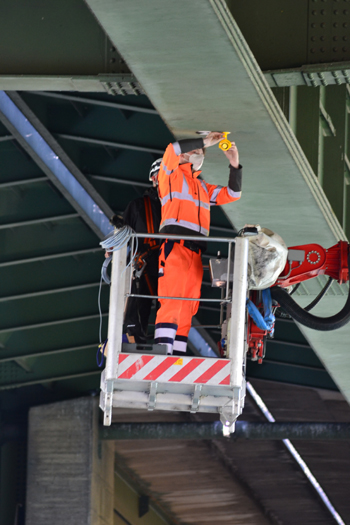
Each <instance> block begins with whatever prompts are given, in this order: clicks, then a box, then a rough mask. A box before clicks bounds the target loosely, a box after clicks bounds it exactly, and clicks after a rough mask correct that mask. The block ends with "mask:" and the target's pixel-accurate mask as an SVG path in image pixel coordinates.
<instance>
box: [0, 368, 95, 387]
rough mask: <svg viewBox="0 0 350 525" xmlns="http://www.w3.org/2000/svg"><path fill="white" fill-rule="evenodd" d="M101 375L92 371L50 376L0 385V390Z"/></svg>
mask: <svg viewBox="0 0 350 525" xmlns="http://www.w3.org/2000/svg"><path fill="white" fill-rule="evenodd" d="M97 374H99V375H100V374H101V370H93V371H92V372H81V373H78V374H70V375H58V376H55V375H51V376H48V377H42V378H40V379H33V380H32V381H21V382H18V383H9V384H8V385H0V390H11V389H13V388H22V387H26V386H32V385H38V384H43V383H51V382H52V381H69V380H70V379H78V378H81V377H90V376H96V375H97Z"/></svg>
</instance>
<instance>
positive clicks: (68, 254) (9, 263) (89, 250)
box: [0, 248, 101, 268]
mask: <svg viewBox="0 0 350 525" xmlns="http://www.w3.org/2000/svg"><path fill="white" fill-rule="evenodd" d="M100 251H101V248H87V249H86V250H75V251H73V252H62V253H53V254H51V255H41V256H39V257H30V258H29V259H17V260H15V261H6V262H2V263H0V268H4V267H5V266H16V265H17V264H29V263H35V262H43V261H50V260H51V259H60V258H61V257H77V256H79V255H87V254H89V253H96V252H100Z"/></svg>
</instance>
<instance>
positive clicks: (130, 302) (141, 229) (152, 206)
mask: <svg viewBox="0 0 350 525" xmlns="http://www.w3.org/2000/svg"><path fill="white" fill-rule="evenodd" d="M161 161H162V159H158V160H156V161H155V162H153V164H152V166H151V169H150V172H149V180H150V181H151V182H152V188H150V189H148V190H146V192H145V193H144V196H143V197H139V198H137V199H135V200H133V201H131V202H130V203H129V205H128V206H127V208H126V210H125V211H124V213H123V218H122V219H121V218H119V217H116V218H115V219H114V221H113V223H114V224H115V226H117V227H119V228H121V227H122V226H124V225H128V226H130V227H131V228H132V229H133V230H134V231H135V232H136V233H150V234H152V233H158V231H159V224H160V218H161V205H160V201H159V197H158V190H157V185H158V171H159V166H160V163H161ZM158 253H159V240H158V239H153V238H152V237H151V236H150V238H145V239H138V251H137V254H136V258H135V266H136V268H135V271H134V276H133V281H132V287H131V293H132V294H139V295H150V296H152V295H157V281H158ZM108 255H109V253H108V252H106V256H108ZM151 307H152V301H151V300H150V299H142V298H139V297H129V298H128V299H127V304H126V308H125V315H124V330H123V333H124V335H123V340H124V341H125V342H129V343H146V342H147V329H148V320H149V316H150V313H151Z"/></svg>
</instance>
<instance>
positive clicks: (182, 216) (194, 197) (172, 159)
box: [155, 139, 242, 354]
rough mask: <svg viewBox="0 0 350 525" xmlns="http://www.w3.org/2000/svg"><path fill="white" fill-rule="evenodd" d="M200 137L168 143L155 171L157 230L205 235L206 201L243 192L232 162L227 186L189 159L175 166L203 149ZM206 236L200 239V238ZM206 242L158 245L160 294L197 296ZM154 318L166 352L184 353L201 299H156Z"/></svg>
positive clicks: (158, 338)
mask: <svg viewBox="0 0 350 525" xmlns="http://www.w3.org/2000/svg"><path fill="white" fill-rule="evenodd" d="M203 145H204V143H203V139H193V140H192V139H190V140H181V141H178V142H175V143H174V144H169V146H168V147H167V149H166V151H165V154H164V156H163V160H162V164H161V167H160V170H159V174H158V183H159V197H160V200H161V204H162V218H161V224H160V228H159V232H160V233H170V234H171V233H172V234H177V235H181V234H182V235H203V237H205V236H208V235H209V229H210V206H213V205H221V204H226V203H229V202H233V201H236V200H238V199H239V198H240V197H241V180H242V167H241V166H239V168H238V169H236V168H233V167H232V166H230V178H229V183H228V186H227V187H223V186H219V185H216V184H207V183H206V182H204V181H203V180H201V179H198V176H199V175H200V174H201V171H195V172H192V164H190V163H187V164H181V165H179V155H180V154H181V153H187V152H188V151H192V150H195V149H199V148H203ZM203 241H204V238H203ZM203 246H204V247H205V242H203V243H195V242H192V241H183V240H181V241H175V242H174V241H171V240H170V239H167V240H166V241H165V242H164V243H163V245H162V247H161V250H160V256H159V274H158V295H160V296H166V297H169V296H170V297H193V298H198V299H199V298H200V289H201V285H202V278H203V266H202V260H201V251H202V248H203ZM160 305H161V306H160V309H159V310H158V313H157V318H156V327H155V328H156V329H155V342H156V343H160V344H166V345H167V352H168V353H169V354H172V353H173V351H174V352H176V353H185V352H186V346H187V336H188V333H189V331H190V328H191V321H192V316H193V315H195V314H196V312H197V310H198V306H199V301H180V300H172V299H160Z"/></svg>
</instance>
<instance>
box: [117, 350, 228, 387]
mask: <svg viewBox="0 0 350 525" xmlns="http://www.w3.org/2000/svg"><path fill="white" fill-rule="evenodd" d="M230 364H231V361H230V360H229V359H213V358H204V357H178V356H165V355H140V354H120V355H119V366H118V375H117V378H118V379H131V380H133V381H159V382H163V383H185V384H193V383H195V384H197V383H199V384H205V385H229V384H230Z"/></svg>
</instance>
